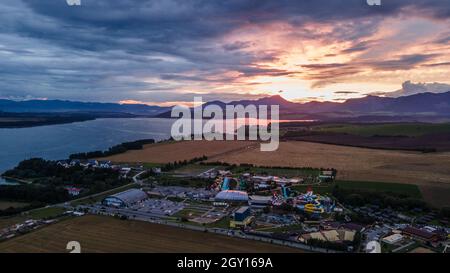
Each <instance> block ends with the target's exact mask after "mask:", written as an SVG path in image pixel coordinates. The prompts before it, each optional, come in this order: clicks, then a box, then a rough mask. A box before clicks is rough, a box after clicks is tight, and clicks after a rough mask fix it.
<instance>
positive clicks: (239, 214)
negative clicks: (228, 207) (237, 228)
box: [234, 206, 250, 221]
mask: <svg viewBox="0 0 450 273" xmlns="http://www.w3.org/2000/svg"><path fill="white" fill-rule="evenodd" d="M249 216H250V208H249V207H247V206H245V207H240V208H239V209H238V210H236V211H235V212H234V220H235V221H243V220H245V218H247V217H249Z"/></svg>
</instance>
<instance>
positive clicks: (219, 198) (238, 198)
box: [214, 190, 248, 203]
mask: <svg viewBox="0 0 450 273" xmlns="http://www.w3.org/2000/svg"><path fill="white" fill-rule="evenodd" d="M214 201H216V202H224V203H248V194H247V192H245V191H236V190H225V191H221V192H219V193H218V194H217V195H216V197H215V198H214Z"/></svg>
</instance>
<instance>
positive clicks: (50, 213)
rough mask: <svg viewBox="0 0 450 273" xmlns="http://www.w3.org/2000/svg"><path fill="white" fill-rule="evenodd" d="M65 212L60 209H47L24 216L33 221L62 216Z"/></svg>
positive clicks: (32, 211) (30, 212)
mask: <svg viewBox="0 0 450 273" xmlns="http://www.w3.org/2000/svg"><path fill="white" fill-rule="evenodd" d="M65 211H66V210H65V209H64V208H61V207H48V208H41V209H35V210H31V211H28V212H27V213H26V215H27V216H28V217H31V218H33V219H43V218H53V217H56V216H58V215H61V214H63V213H64V212H65Z"/></svg>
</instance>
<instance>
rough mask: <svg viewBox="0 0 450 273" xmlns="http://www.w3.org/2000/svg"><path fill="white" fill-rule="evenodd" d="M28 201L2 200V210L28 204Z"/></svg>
mask: <svg viewBox="0 0 450 273" xmlns="http://www.w3.org/2000/svg"><path fill="white" fill-rule="evenodd" d="M27 205H28V203H22V202H9V201H0V210H4V209H7V208H11V207H12V208H21V207H25V206H27Z"/></svg>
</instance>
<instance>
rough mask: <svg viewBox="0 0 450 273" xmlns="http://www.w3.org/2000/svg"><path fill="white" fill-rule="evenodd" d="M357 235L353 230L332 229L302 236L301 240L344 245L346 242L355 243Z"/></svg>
mask: <svg viewBox="0 0 450 273" xmlns="http://www.w3.org/2000/svg"><path fill="white" fill-rule="evenodd" d="M355 234H356V233H355V232H354V231H351V230H345V229H331V230H322V231H318V232H311V233H308V234H303V235H301V236H300V238H299V240H300V241H301V242H306V243H308V240H310V239H315V240H320V241H324V242H332V243H342V242H346V241H348V242H353V241H354V240H355Z"/></svg>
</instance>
